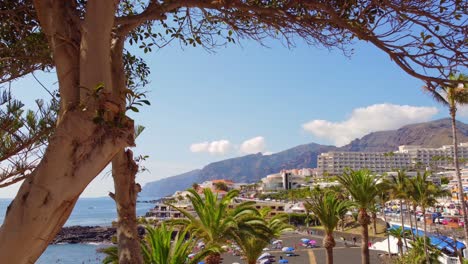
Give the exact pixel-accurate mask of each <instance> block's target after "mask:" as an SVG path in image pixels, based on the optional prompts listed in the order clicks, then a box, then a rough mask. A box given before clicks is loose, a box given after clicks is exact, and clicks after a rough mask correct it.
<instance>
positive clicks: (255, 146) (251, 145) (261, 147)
mask: <svg viewBox="0 0 468 264" xmlns="http://www.w3.org/2000/svg"><path fill="white" fill-rule="evenodd" d="M239 150H240V152H241V153H244V154H255V153H258V152H263V151H265V138H264V137H254V138H251V139H248V140H246V141H244V142H243V143H242V144H241V146H240V148H239Z"/></svg>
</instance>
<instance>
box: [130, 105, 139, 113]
mask: <svg viewBox="0 0 468 264" xmlns="http://www.w3.org/2000/svg"><path fill="white" fill-rule="evenodd" d="M128 109H130V110H132V111H133V112H135V113H138V112H140V110H138V108H136V107H134V106H130V107H129V108H128Z"/></svg>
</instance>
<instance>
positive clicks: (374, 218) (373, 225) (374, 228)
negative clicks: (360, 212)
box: [371, 211, 377, 236]
mask: <svg viewBox="0 0 468 264" xmlns="http://www.w3.org/2000/svg"><path fill="white" fill-rule="evenodd" d="M371 215H372V229H373V230H372V233H373V235H374V236H375V235H376V234H377V214H376V213H375V212H374V211H372V213H371Z"/></svg>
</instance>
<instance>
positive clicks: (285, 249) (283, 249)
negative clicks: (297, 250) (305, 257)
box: [281, 247, 294, 252]
mask: <svg viewBox="0 0 468 264" xmlns="http://www.w3.org/2000/svg"><path fill="white" fill-rule="evenodd" d="M281 251H283V252H291V251H294V248H293V247H284V248H282V249H281Z"/></svg>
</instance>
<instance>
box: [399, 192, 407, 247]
mask: <svg viewBox="0 0 468 264" xmlns="http://www.w3.org/2000/svg"><path fill="white" fill-rule="evenodd" d="M400 217H401V228H403V231H405V218H404V217H403V200H400ZM403 242H404V243H405V248H406V250H408V242H406V237H405V236H403Z"/></svg>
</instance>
